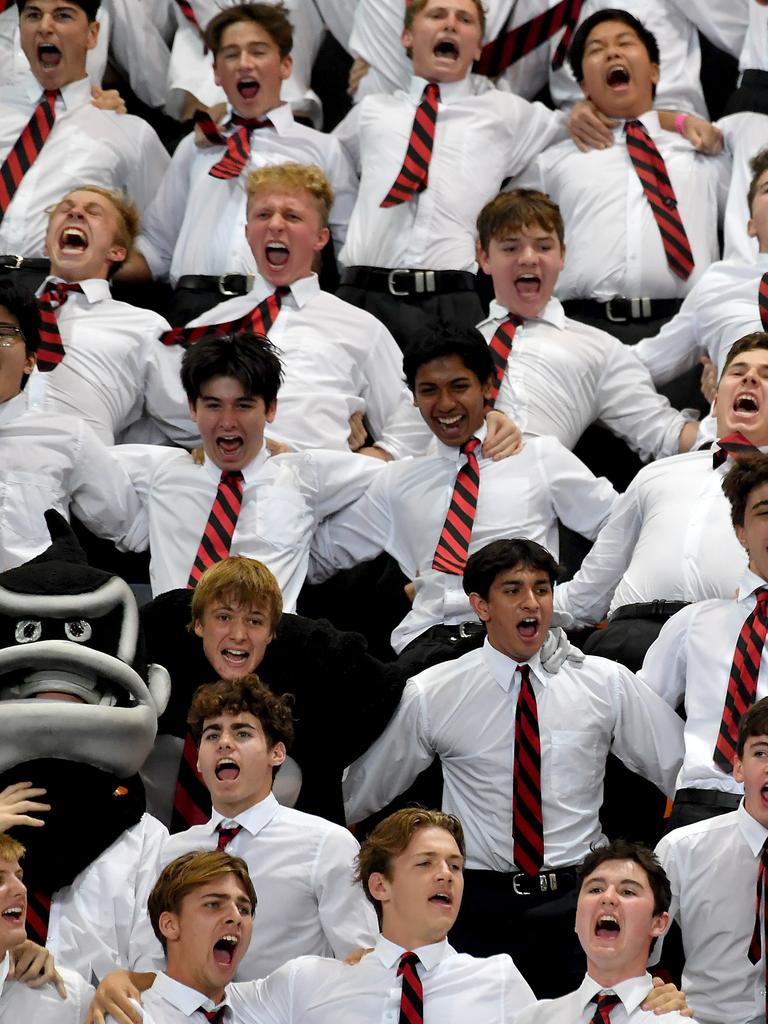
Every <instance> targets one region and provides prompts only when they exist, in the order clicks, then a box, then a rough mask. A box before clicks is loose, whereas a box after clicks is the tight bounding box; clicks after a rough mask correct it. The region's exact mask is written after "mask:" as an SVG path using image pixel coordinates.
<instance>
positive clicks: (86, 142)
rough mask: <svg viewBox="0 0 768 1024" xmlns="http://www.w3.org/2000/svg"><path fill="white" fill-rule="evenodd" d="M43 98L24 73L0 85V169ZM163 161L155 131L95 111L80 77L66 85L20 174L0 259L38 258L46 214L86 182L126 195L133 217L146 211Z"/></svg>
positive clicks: (1, 227) (1, 235) (2, 228)
mask: <svg viewBox="0 0 768 1024" xmlns="http://www.w3.org/2000/svg"><path fill="white" fill-rule="evenodd" d="M41 96H42V89H41V87H40V84H39V83H38V81H37V79H36V78H35V77H34V76H33V75H32V74H31V73H30V74H28V75H27V76H25V78H24V79H23V81H21V82H19V83H17V84H15V85H6V86H2V87H0V163H2V162H3V161H4V160H5V159H6V157H7V156H8V154H9V153H10V151H11V149H12V148H13V146H14V144H15V143H16V140H17V139H18V138H19V136H20V135H21V133H22V131H23V130H24V127H25V126H26V124H27V123H28V121H29V119H30V118H31V117H32V114H33V113H34V110H35V108H36V107H37V104H38V103H39V101H40V98H41ZM169 161H170V157H169V156H168V152H167V150H166V149H165V147H164V146H163V144H162V143H161V142H160V139H159V138H158V137H157V135H156V134H155V131H154V129H152V128H150V126H149V125H148V124H147V123H146V121H142V120H141V118H139V117H133V116H132V115H130V114H116V113H114V112H113V111H111V110H97V109H96V107H94V106H93V104H92V103H91V83H90V81H89V80H88V79H87V78H83V79H81V80H80V81H79V82H72V83H71V84H70V85H65V86H64V88H63V89H62V90H61V95H60V96H59V97H58V98H57V100H56V121H55V122H54V125H53V128H52V129H51V133H50V135H49V136H48V139H47V140H46V143H45V145H44V146H43V148H42V150H41V151H40V154H39V156H38V157H37V159H36V160H35V162H34V164H33V165H32V166H31V167H30V169H29V170H28V171H27V173H26V174H25V175H24V178H23V179H22V182H21V184H20V185H19V187H18V189H17V190H16V192H15V194H14V197H13V199H12V200H11V204H10V206H9V207H8V209H7V211H6V213H5V216H4V217H3V220H2V222H0V253H13V254H15V255H19V256H34V257H37V256H42V255H43V247H44V245H45V235H46V230H47V228H48V214H47V213H46V210H47V208H48V207H49V206H51V205H52V204H53V203H56V202H58V200H59V199H61V198H62V196H65V195H66V194H67V193H68V192H71V191H72V189H74V188H77V187H78V186H79V185H82V184H84V183H86V182H87V183H88V184H90V185H103V186H104V187H105V188H112V189H117V190H118V191H125V192H127V193H128V195H129V196H130V197H131V199H133V201H134V202H135V203H136V205H137V206H138V207H139V210H140V211H143V210H145V209H146V208H147V206H148V205H149V202H150V200H151V199H152V198H153V197H154V195H155V193H156V192H157V189H158V187H159V185H160V181H161V180H162V177H163V174H164V173H165V169H166V167H167V166H168V163H169Z"/></svg>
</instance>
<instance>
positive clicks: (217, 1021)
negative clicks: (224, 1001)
mask: <svg viewBox="0 0 768 1024" xmlns="http://www.w3.org/2000/svg"><path fill="white" fill-rule="evenodd" d="M226 1009H227V1008H226V1006H220V1007H219V1008H218V1009H217V1010H204V1009H203V1008H202V1006H201V1007H200V1008H199V1012H200V1013H202V1015H203V1016H204V1017H205V1019H206V1020H207V1021H210V1024H224V1014H225V1013H226Z"/></svg>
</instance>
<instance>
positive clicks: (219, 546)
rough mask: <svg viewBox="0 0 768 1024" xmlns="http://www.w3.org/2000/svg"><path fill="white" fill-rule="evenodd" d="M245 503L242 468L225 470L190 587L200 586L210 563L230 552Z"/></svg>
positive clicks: (192, 572) (198, 551)
mask: <svg viewBox="0 0 768 1024" xmlns="http://www.w3.org/2000/svg"><path fill="white" fill-rule="evenodd" d="M242 502H243V474H242V473H241V472H240V470H239V469H238V470H235V472H233V473H230V472H228V471H226V470H225V471H224V472H223V473H222V474H221V480H220V481H219V486H218V489H217V491H216V497H215V498H214V499H213V505H212V506H211V512H210V515H209V516H208V522H207V523H206V524H205V529H204V530H203V536H202V537H201V538H200V546H199V547H198V549H197V554H196V555H195V560H194V562H193V563H192V569H191V571H190V574H189V580H188V581H187V587H189V588H190V589H192V588H194V587H196V586H197V581H198V580H199V579H200V577H201V576H202V575H203V573H204V572H205V570H206V569H207V568H208V566H210V565H213V564H214V563H215V562H220V561H221V560H222V559H223V558H226V557H227V555H228V554H229V549H230V547H231V546H232V537H233V535H234V532H235V527H236V526H237V517H238V516H239V515H240V506H241V505H242Z"/></svg>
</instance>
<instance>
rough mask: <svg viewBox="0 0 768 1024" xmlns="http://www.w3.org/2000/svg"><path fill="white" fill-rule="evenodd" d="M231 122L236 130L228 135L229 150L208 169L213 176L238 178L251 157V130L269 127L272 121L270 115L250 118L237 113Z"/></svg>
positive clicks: (223, 178)
mask: <svg viewBox="0 0 768 1024" xmlns="http://www.w3.org/2000/svg"><path fill="white" fill-rule="evenodd" d="M230 124H232V125H234V126H235V128H234V131H233V132H232V133H231V134H230V135H228V136H227V139H226V144H227V152H226V153H225V154H224V156H223V157H222V158H221V160H219V161H218V163H215V164H214V165H213V167H212V168H211V169H210V171H208V173H209V174H210V176H211V177H212V178H220V179H222V180H225V181H226V180H227V179H230V178H238V177H240V174H241V173H242V171H243V168H244V167H246V166H247V164H248V161H249V160H250V159H251V132H252V131H255V130H256V129H257V128H269V127H270V126H271V124H272V122H271V121H270V120H269V118H268V117H259V118H255V119H252V120H248V119H246V118H244V117H239V116H238V115H237V114H236V115H235V116H234V117H233V118H232V120H231V122H230Z"/></svg>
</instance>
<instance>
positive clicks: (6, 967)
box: [0, 953, 11, 993]
mask: <svg viewBox="0 0 768 1024" xmlns="http://www.w3.org/2000/svg"><path fill="white" fill-rule="evenodd" d="M10 969H11V954H10V953H6V954H5V956H4V957H3V959H2V960H0V993H1V992H2V991H3V986H4V985H5V979H6V978H7V977H8V971H10Z"/></svg>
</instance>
